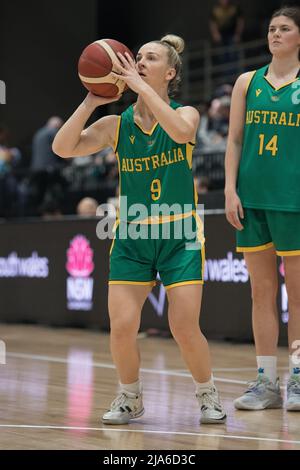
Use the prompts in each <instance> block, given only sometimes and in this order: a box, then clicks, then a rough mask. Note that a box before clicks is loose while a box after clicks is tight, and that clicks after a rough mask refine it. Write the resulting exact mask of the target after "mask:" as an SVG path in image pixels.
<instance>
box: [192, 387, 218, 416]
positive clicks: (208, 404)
mask: <svg viewBox="0 0 300 470" xmlns="http://www.w3.org/2000/svg"><path fill="white" fill-rule="evenodd" d="M197 396H198V398H199V400H200V401H201V410H202V411H203V410H207V409H209V408H213V409H217V410H218V411H222V409H221V405H220V403H219V401H218V395H217V393H216V392H215V391H213V390H212V391H211V392H204V393H202V394H201V395H197Z"/></svg>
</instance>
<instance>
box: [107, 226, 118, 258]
mask: <svg viewBox="0 0 300 470" xmlns="http://www.w3.org/2000/svg"><path fill="white" fill-rule="evenodd" d="M119 223H120V220H119V219H117V220H116V221H115V223H114V226H113V228H112V233H114V234H115V235H114V238H113V241H112V244H111V247H110V250H109V256H110V255H111V252H112V250H113V247H114V244H115V240H116V231H117V228H118V225H119Z"/></svg>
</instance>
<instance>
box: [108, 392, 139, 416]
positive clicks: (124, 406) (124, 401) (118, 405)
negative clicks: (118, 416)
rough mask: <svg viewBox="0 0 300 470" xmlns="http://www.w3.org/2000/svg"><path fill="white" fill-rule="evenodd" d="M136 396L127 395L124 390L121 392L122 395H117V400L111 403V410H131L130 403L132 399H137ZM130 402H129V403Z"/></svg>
mask: <svg viewBox="0 0 300 470" xmlns="http://www.w3.org/2000/svg"><path fill="white" fill-rule="evenodd" d="M135 398H136V397H135V396H134V397H132V398H131V397H129V396H128V395H126V393H124V392H122V393H120V395H118V396H117V398H115V400H114V401H113V402H112V404H111V408H110V409H111V410H112V411H116V410H120V411H123V412H124V411H131V407H130V406H128V404H129V403H130V402H131V401H132V400H135ZM128 402H129V403H128Z"/></svg>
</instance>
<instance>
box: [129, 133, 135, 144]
mask: <svg viewBox="0 0 300 470" xmlns="http://www.w3.org/2000/svg"><path fill="white" fill-rule="evenodd" d="M129 139H130V142H131V143H132V145H133V144H134V141H135V135H130V136H129Z"/></svg>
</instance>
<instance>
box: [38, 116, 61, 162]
mask: <svg viewBox="0 0 300 470" xmlns="http://www.w3.org/2000/svg"><path fill="white" fill-rule="evenodd" d="M62 125H63V120H62V119H61V118H60V117H57V116H53V117H51V118H50V119H49V120H48V121H47V123H46V125H45V126H44V127H42V128H41V129H39V130H38V131H37V132H36V133H35V134H34V136H33V141H32V158H31V169H32V170H35V171H39V170H47V169H53V168H58V167H61V166H63V163H62V162H63V160H62V159H61V158H60V157H58V156H57V155H55V153H54V152H53V150H52V142H53V140H54V137H55V135H56V133H57V132H58V130H59V129H60V127H61V126H62Z"/></svg>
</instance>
